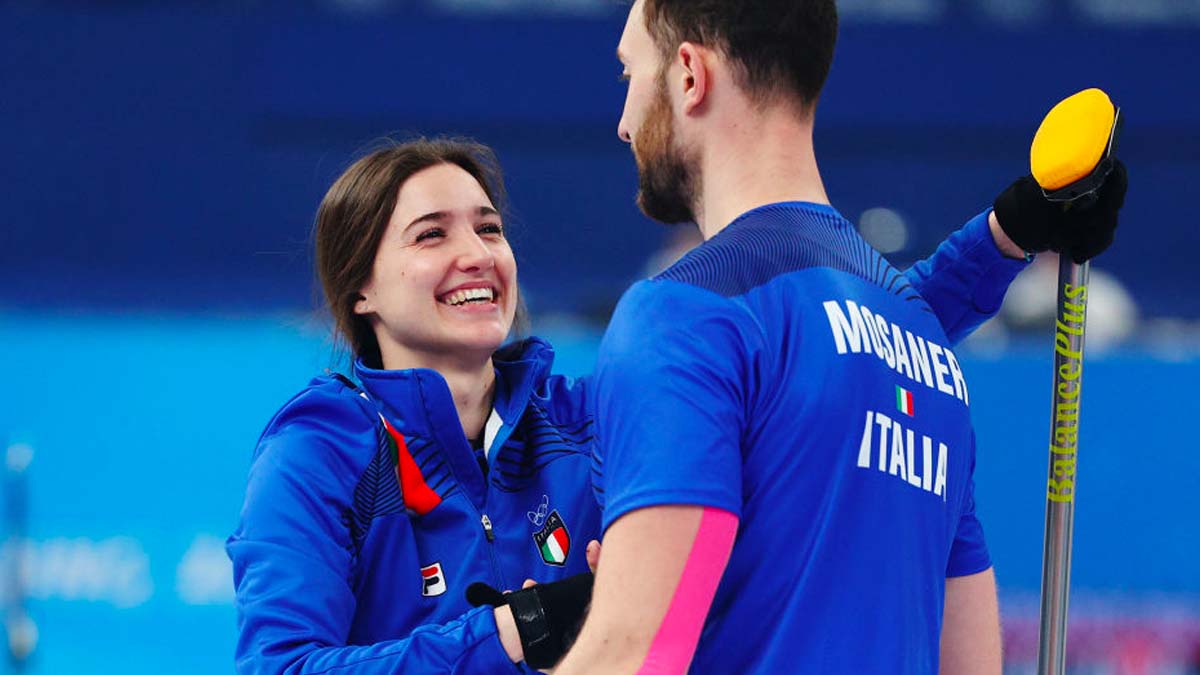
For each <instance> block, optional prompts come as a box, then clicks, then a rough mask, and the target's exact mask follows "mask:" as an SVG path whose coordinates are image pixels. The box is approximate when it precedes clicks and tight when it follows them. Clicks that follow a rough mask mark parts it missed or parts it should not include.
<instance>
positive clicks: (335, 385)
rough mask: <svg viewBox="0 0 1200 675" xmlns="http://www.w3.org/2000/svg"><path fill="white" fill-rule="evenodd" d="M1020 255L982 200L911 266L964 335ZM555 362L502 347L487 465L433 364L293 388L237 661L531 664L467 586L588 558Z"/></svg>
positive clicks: (261, 451)
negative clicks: (1008, 247)
mask: <svg viewBox="0 0 1200 675" xmlns="http://www.w3.org/2000/svg"><path fill="white" fill-rule="evenodd" d="M1023 267H1024V263H1022V262H1020V261H1012V260H1008V259H1006V258H1004V257H1003V256H1001V254H1000V253H999V251H998V250H997V249H996V247H995V245H994V243H993V242H992V238H991V234H990V232H989V231H988V227H987V217H986V212H985V213H984V214H981V215H980V216H979V217H977V218H975V219H973V220H972V221H970V222H969V223H968V224H967V225H966V226H965V227H964V228H963V229H962V230H959V231H958V232H956V233H954V234H953V235H952V236H951V237H950V238H949V239H948V240H947V241H946V242H944V243H943V244H942V245H941V246H940V247H939V248H938V250H937V251H936V252H935V253H934V255H933V256H932V257H931V258H929V259H928V260H926V261H923V262H921V263H918V264H917V265H916V266H915V267H913V268H912V269H911V270H909V272H907V273H906V275H905V278H904V281H903V282H904V283H911V284H912V285H913V287H914V288H916V290H917V291H918V292H920V293H921V294H922V295H923V296H924V297H925V299H926V300H927V302H928V304H929V305H930V307H932V308H933V310H934V312H935V313H936V315H937V317H938V319H939V321H940V323H941V324H942V326H943V327H944V328H945V330H946V333H947V335H948V336H949V339H950V340H951V341H954V342H957V341H958V340H959V339H961V338H962V337H964V336H965V335H967V334H969V333H970V332H971V331H972V330H974V329H975V328H976V327H977V326H978V325H979V324H980V323H981V322H982V321H984V320H985V319H987V318H988V317H990V316H991V315H993V314H994V313H995V312H996V310H997V309H998V308H999V306H1000V301H1001V300H1002V299H1003V296H1004V291H1005V290H1006V289H1007V288H1008V284H1009V282H1011V281H1012V279H1013V277H1014V276H1015V275H1016V273H1017V272H1018V271H1020V269H1022V268H1023ZM552 361H553V350H552V349H551V348H550V346H549V345H548V344H547V343H546V342H544V341H542V340H539V339H537V338H533V339H529V340H526V341H524V342H521V343H518V344H515V345H512V346H510V347H508V348H506V349H504V350H502V351H501V352H500V353H498V354H497V355H496V358H495V359H494V363H495V368H496V374H497V379H496V381H497V386H496V398H495V409H496V412H497V413H498V414H499V417H500V419H501V420H502V422H503V424H502V426H501V427H500V428H499V431H498V432H497V434H496V438H495V441H494V442H493V444H492V446H491V447H492V451H491V454H490V458H489V460H488V465H489V471H488V474H487V477H486V478H485V476H484V474H483V471H482V470H481V468H480V466H479V464H478V460H477V458H476V455H475V452H474V451H473V450H472V448H471V447H470V445H469V444H468V442H467V440H466V438H465V437H464V436H463V432H462V427H461V425H460V424H459V421H458V417H457V413H456V411H455V407H454V403H453V401H452V400H451V398H450V392H449V389H448V388H447V386H446V383H445V381H444V380H443V379H442V377H441V376H440V375H439V374H438V373H436V372H434V371H431V370H421V369H417V370H405V371H380V370H373V369H370V368H365V367H363V366H362V365H361V364H359V365H357V366H356V368H355V375H356V378H357V379H358V381H359V383H360V386H358V385H353V384H351V383H350V382H349V381H347V380H345V379H342V378H338V377H318V378H316V379H314V380H313V381H312V382H310V383H309V385H308V386H307V387H306V388H305V389H304V390H303V391H301V392H300V393H299V394H297V395H296V396H295V397H294V398H292V400H290V401H288V402H287V403H286V404H285V405H284V406H283V408H282V409H281V410H280V411H279V412H278V413H277V414H276V415H275V417H274V418H273V419H272V420H271V422H270V423H269V424H268V425H267V428H266V430H265V431H264V432H263V434H262V437H261V438H260V439H259V442H258V446H257V448H256V450H255V453H254V459H253V463H252V466H251V469H250V476H249V480H248V484H247V488H246V499H245V503H244V506H243V508H242V513H241V517H240V522H239V524H238V526H237V529H236V530H235V532H234V534H233V535H232V536H231V537H230V538H229V541H228V543H227V550H228V553H229V556H230V558H231V559H232V560H233V566H234V582H235V585H236V588H237V611H238V630H239V638H238V643H237V654H236V663H237V670H238V672H239V673H255V674H258V673H263V674H266V673H270V674H276V673H290V674H298V673H339V674H349V673H355V674H362V675H368V674H374V673H420V674H425V673H430V674H432V673H514V672H529V671H528V670H527V669H526V668H525V667H524V666H515V665H513V664H512V663H511V662H510V661H509V660H508V657H507V655H506V654H505V652H504V649H503V647H501V645H500V641H499V639H498V637H497V633H496V624H495V620H494V618H493V614H492V609H491V608H490V607H483V608H472V607H470V606H469V605H468V604H467V602H466V600H465V599H464V596H463V593H464V591H465V589H466V587H467V586H468V585H469V584H470V583H471V582H474V581H486V582H488V583H490V584H492V585H493V586H495V587H497V588H501V589H514V588H519V587H520V585H521V582H522V581H523V580H524V579H526V578H533V579H537V580H538V581H543V582H544V581H553V580H556V579H560V578H562V577H564V576H568V575H571V574H575V573H578V572H583V571H586V569H587V563H586V561H585V559H584V547H585V546H586V544H587V542H588V540H590V539H596V538H599V534H600V513H599V509H598V507H597V505H596V502H595V498H594V496H593V493H592V484H591V477H590V460H591V454H592V451H593V449H594V448H593V444H594V441H593V423H592V418H591V417H590V412H589V409H590V408H589V403H590V402H589V400H588V398H589V396H590V387H591V385H590V383H589V382H590V381H589V380H588V379H582V380H572V379H570V378H566V377H562V376H558V375H551V374H550V369H551V365H552ZM381 416H382V417H381ZM384 419H386V420H387V424H385V423H384V422H383V420H384ZM389 425H390V427H391V429H390V430H389V428H388V427H389ZM409 458H411V461H409ZM402 483H403V484H404V485H405V486H406V489H407V492H405V493H403V494H402V490H401V488H400V486H401V484H402Z"/></svg>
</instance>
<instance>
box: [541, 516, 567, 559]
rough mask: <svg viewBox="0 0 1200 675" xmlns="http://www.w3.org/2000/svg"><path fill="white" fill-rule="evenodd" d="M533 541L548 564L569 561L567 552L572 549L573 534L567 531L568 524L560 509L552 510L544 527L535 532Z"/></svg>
mask: <svg viewBox="0 0 1200 675" xmlns="http://www.w3.org/2000/svg"><path fill="white" fill-rule="evenodd" d="M533 541H534V542H536V543H537V545H538V550H539V551H541V552H542V560H544V561H546V564H547V565H563V564H565V563H566V562H567V553H569V552H570V551H571V535H570V534H568V533H567V525H566V523H564V522H563V519H562V516H560V515H558V511H551V512H550V515H549V517H547V518H546V524H545V525H544V526H542V529H540V530H538V531H537V532H534V533H533Z"/></svg>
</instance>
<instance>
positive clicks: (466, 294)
mask: <svg viewBox="0 0 1200 675" xmlns="http://www.w3.org/2000/svg"><path fill="white" fill-rule="evenodd" d="M494 297H495V293H494V292H493V291H492V289H490V288H468V289H465V290H461V291H454V292H453V293H451V294H449V295H447V296H446V297H445V298H444V299H443V300H442V302H444V303H446V304H447V305H462V304H464V303H468V302H491V301H492V299H493V298H494Z"/></svg>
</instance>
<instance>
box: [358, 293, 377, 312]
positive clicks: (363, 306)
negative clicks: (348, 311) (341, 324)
mask: <svg viewBox="0 0 1200 675" xmlns="http://www.w3.org/2000/svg"><path fill="white" fill-rule="evenodd" d="M363 290H364V291H366V290H367V289H365V288H364V289H363ZM354 313H355V314H374V313H375V305H374V304H373V303H372V302H371V299H370V298H368V297H367V296H366V294H365V293H359V294H358V297H357V298H355V300H354Z"/></svg>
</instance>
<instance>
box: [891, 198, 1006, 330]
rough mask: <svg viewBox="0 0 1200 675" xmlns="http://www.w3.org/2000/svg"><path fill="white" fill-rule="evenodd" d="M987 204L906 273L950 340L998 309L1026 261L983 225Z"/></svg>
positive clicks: (975, 326) (978, 324)
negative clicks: (1010, 253) (1001, 244)
mask: <svg viewBox="0 0 1200 675" xmlns="http://www.w3.org/2000/svg"><path fill="white" fill-rule="evenodd" d="M991 212H992V211H991V209H988V210H986V211H984V212H983V213H981V214H979V215H978V216H975V217H974V218H972V219H971V220H969V221H967V224H966V225H964V226H963V227H962V229H960V230H958V231H956V232H954V233H953V234H951V235H950V236H949V237H947V238H946V241H944V242H942V244H941V245H940V246H938V247H937V250H936V251H934V252H933V255H931V256H929V257H928V258H926V259H925V260H922V261H920V262H918V263H917V264H916V265H913V266H912V268H910V269H909V270H908V271H907V272H905V275H906V276H907V277H908V280H909V283H911V284H912V285H913V288H915V289H916V290H917V292H918V293H920V294H921V297H923V298H925V302H927V303H929V307H930V308H931V309H933V313H934V314H935V315H936V316H937V318H938V321H940V322H941V324H942V329H943V330H945V331H946V336H947V337H948V338H950V342H951V344H958V343H959V342H960V341H962V340H963V339H964V338H966V337H967V336H968V335H970V334H971V333H973V332H974V331H975V329H976V328H978V327H979V326H980V324H982V323H983V322H984V321H987V320H988V319H990V318H992V317H993V316H995V315H996V312H998V311H1000V304H1001V303H1002V302H1004V294H1005V293H1006V292H1007V291H1008V286H1009V284H1011V283H1012V281H1013V279H1015V278H1016V277H1017V274H1018V273H1020V271H1021V270H1023V269H1025V268H1026V267H1027V266H1028V265H1029V262H1028V261H1026V260H1015V259H1013V258H1009V257H1008V256H1006V255H1004V254H1003V253H1002V252H1001V251H1000V249H999V247H997V246H996V240H995V239H993V238H992V231H991V228H989V227H988V214H990V213H991Z"/></svg>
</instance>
